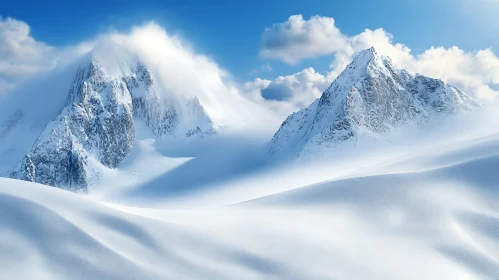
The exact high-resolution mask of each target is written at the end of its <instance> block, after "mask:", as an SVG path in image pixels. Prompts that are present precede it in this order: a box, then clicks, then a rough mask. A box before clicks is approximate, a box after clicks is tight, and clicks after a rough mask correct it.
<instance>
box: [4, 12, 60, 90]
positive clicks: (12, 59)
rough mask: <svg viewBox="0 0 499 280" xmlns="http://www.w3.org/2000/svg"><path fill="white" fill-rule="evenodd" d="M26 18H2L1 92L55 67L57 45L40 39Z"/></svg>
mask: <svg viewBox="0 0 499 280" xmlns="http://www.w3.org/2000/svg"><path fill="white" fill-rule="evenodd" d="M30 32H31V30H30V27H29V25H27V24H26V23H25V22H23V21H18V20H15V19H12V18H5V19H4V18H1V17H0V93H2V91H5V90H6V89H8V88H11V87H13V85H14V84H15V83H16V82H18V81H19V80H22V79H24V78H26V77H27V76H29V75H31V74H33V73H36V72H37V71H39V70H41V69H44V68H47V67H52V66H53V48H52V47H50V46H47V45H45V44H44V43H41V42H38V41H36V40H35V39H34V38H33V37H32V36H31V34H30Z"/></svg>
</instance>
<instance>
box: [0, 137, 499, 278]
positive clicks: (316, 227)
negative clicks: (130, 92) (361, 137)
mask: <svg viewBox="0 0 499 280" xmlns="http://www.w3.org/2000/svg"><path fill="white" fill-rule="evenodd" d="M140 141H141V142H140V143H138V145H136V147H135V150H133V151H132V153H131V155H130V157H129V158H127V160H125V161H124V162H123V163H122V164H121V165H120V166H119V167H118V168H117V169H116V170H114V171H113V172H116V174H114V175H113V174H107V175H106V176H108V178H107V180H108V181H107V183H109V184H110V185H112V184H113V180H114V181H115V182H114V186H113V187H110V188H109V189H108V191H105V190H106V188H105V187H104V186H102V188H96V189H95V191H94V192H93V193H92V192H91V193H90V194H89V195H86V196H85V195H78V194H74V193H70V192H67V191H64V190H60V189H56V188H52V187H48V186H43V185H38V184H35V183H30V182H23V181H18V180H12V179H6V178H0V279H120V280H121V279H383V280H386V279H418V280H419V279H438V280H442V279H452V280H454V279H499V204H498V203H497V201H499V200H498V199H499V188H498V186H497V182H499V172H497V167H498V166H499V134H494V133H486V134H483V133H482V134H474V135H468V137H467V138H462V139H457V138H453V139H452V141H451V140H449V141H447V142H445V143H440V144H438V143H435V145H430V146H428V147H426V146H423V145H422V146H421V147H419V148H416V146H413V149H407V147H406V149H405V152H404V153H391V154H390V155H388V153H383V152H380V153H379V154H377V155H376V156H371V157H367V156H365V155H363V156H361V157H356V158H355V159H349V158H347V157H343V158H342V161H341V162H342V163H341V164H339V163H338V164H335V165H334V166H322V167H321V166H319V165H318V166H311V167H310V168H308V169H306V168H303V169H297V168H298V167H285V166H283V165H280V167H277V166H273V165H272V164H270V163H265V164H267V165H265V166H266V168H265V170H266V172H263V171H261V170H260V169H259V168H258V166H260V165H261V164H263V163H264V161H263V160H262V159H261V158H260V157H259V156H258V154H257V153H256V152H254V150H251V149H250V148H248V151H246V155H247V156H249V155H252V157H251V158H248V162H249V163H251V162H253V163H254V166H252V165H251V164H249V163H248V162H247V163H246V164H241V165H240V166H237V164H233V165H235V166H233V165H231V164H229V162H233V163H234V161H230V160H229V158H230V156H229V154H233V153H231V152H230V148H231V147H230V146H229V145H221V146H226V147H227V149H228V150H229V151H225V152H226V153H227V155H224V153H222V152H220V150H221V149H220V147H219V148H218V149H213V151H212V152H207V151H206V150H210V149H207V148H206V147H205V146H200V149H199V151H197V152H196V151H192V150H191V151H190V153H188V152H187V151H184V152H183V151H182V150H181V149H174V150H175V151H176V152H177V154H175V153H174V151H173V150H168V149H167V147H161V145H160V143H154V142H153V141H152V140H147V139H143V140H140ZM233 142H236V141H232V143H233ZM205 145H207V144H205ZM249 146H250V145H248V147H249ZM232 147H233V148H234V149H236V146H234V145H233V146H232ZM237 150H240V149H237ZM255 150H256V149H255ZM392 150H393V149H392ZM217 152H218V153H221V154H220V155H221V158H217V157H215V156H214V155H215V154H216V153H217ZM189 155H190V156H189ZM380 155H384V156H380ZM236 156H238V155H236ZM240 156H244V153H242V154H240ZM140 163H143V164H145V163H147V165H141V164H140ZM189 164H190V166H189V168H188V169H185V170H182V166H185V165H189ZM217 165H221V166H220V167H217ZM192 168H197V169H196V170H198V174H199V176H200V177H199V178H198V179H199V180H195V179H196V178H194V179H193V178H186V177H189V173H188V171H186V170H193V169H192ZM203 169H206V171H205V172H202V170H203ZM225 169H229V171H227V172H225V173H224V170H225ZM235 170H240V173H237V172H236V174H239V175H238V176H235V175H234V177H231V178H227V177H228V174H232V173H233V171H235ZM243 170H245V171H244V172H243ZM191 172H193V171H191ZM134 174H135V175H137V174H139V175H137V176H134ZM172 174H173V175H172ZM209 174H211V177H210V176H208V175H209ZM244 174H248V176H244ZM143 175H144V176H143ZM194 175H195V174H194V173H191V177H192V176H194ZM127 176H128V177H127ZM169 176H170V177H169ZM171 176H173V177H171ZM144 177H147V178H144ZM222 177H225V180H222V179H221V178H222ZM113 178H114V179H113ZM154 178H161V180H158V181H157V182H165V184H164V185H162V186H161V184H159V183H156V184H154V181H155V180H154ZM133 180H135V181H133ZM104 181H105V180H104ZM116 181H118V182H119V184H123V185H124V187H123V188H120V186H119V184H118V183H116ZM127 181H130V182H129V184H128V185H127V184H126V182H127ZM198 181H202V182H210V184H201V183H198V185H195V183H196V182H198ZM320 181H322V182H320ZM168 182H169V183H168ZM167 183H168V184H167ZM174 183H177V184H183V186H184V187H186V188H185V189H184V191H183V192H182V193H181V194H178V193H175V192H172V191H171V190H172V189H175V187H174V186H171V184H174ZM310 183H315V184H312V185H309V184H310ZM151 184H152V186H151ZM125 185H126V186H125ZM161 187H163V188H166V189H167V190H168V191H164V192H161V191H160V190H161ZM149 188H152V189H154V190H155V191H154V192H149V191H146V190H148V189H149ZM118 196H119V197H121V198H122V199H123V200H124V201H125V200H127V199H128V200H129V201H127V202H131V200H133V198H139V197H140V198H141V199H142V201H140V200H139V199H138V200H137V201H136V202H137V204H139V205H142V206H141V207H131V206H130V204H122V203H119V202H117V200H119V199H114V201H113V199H112V198H117V197H118ZM153 198H155V199H153ZM110 201H113V202H110ZM152 201H154V203H152ZM148 202H151V203H148ZM147 203H148V204H147ZM151 205H153V206H151Z"/></svg>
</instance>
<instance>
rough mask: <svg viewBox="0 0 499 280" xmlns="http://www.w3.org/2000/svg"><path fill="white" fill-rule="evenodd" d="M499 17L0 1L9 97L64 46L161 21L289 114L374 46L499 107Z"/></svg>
mask: <svg viewBox="0 0 499 280" xmlns="http://www.w3.org/2000/svg"><path fill="white" fill-rule="evenodd" d="M498 12H499V1H497V0H406V1H400V0H384V1H381V0H378V1H373V0H356V1H326V0H307V1H296V0H289V1H284V0H282V1H280V0H274V1H271V0H267V1H263V0H252V1H249V0H240V1H228V0H212V1H201V0H199V1H195V0H184V1H180V0H175V1H173V0H170V1H168V0H165V1H130V0H122V1H109V0H86V1H61V0H58V1H56V0H47V1H33V0H17V1H6V0H3V1H2V0H0V16H2V18H0V62H2V63H0V94H2V92H7V91H11V90H13V89H15V88H16V85H17V84H21V83H22V82H21V81H22V80H23V79H25V78H26V77H29V76H30V75H31V74H33V73H37V72H43V71H45V70H46V69H47V67H51V66H53V64H54V61H57V60H58V58H59V57H60V56H61V55H62V54H64V55H68V53H67V51H66V52H64V50H68V49H70V50H71V47H74V46H79V45H81V43H83V42H92V40H94V39H95V38H98V37H99V36H104V35H105V34H110V33H116V32H118V33H120V34H129V36H130V34H131V32H130V30H132V28H133V27H137V26H139V27H145V26H148V25H147V23H150V22H152V21H153V22H155V23H156V25H159V26H161V28H164V29H165V30H166V32H167V33H168V36H167V37H168V38H166V39H165V40H166V41H169V40H171V39H172V38H173V37H172V35H175V36H176V37H180V38H181V41H182V48H183V47H184V45H189V46H190V48H189V50H190V49H192V50H194V53H195V54H196V55H202V56H203V57H204V56H207V57H209V58H211V59H212V60H213V61H214V63H215V66H214V68H212V69H214V70H213V71H215V72H218V71H219V69H223V70H225V71H220V73H223V72H225V73H228V74H229V75H228V76H229V79H228V81H225V79H226V76H225V75H222V76H223V79H224V82H227V84H228V86H233V85H234V84H235V85H236V87H237V90H238V91H239V92H240V93H241V94H243V95H245V96H247V97H249V98H251V99H253V100H254V101H256V102H260V103H264V104H265V105H268V106H269V107H271V108H272V109H273V110H277V111H280V112H282V113H283V114H287V113H289V112H292V111H294V110H297V109H299V108H303V107H304V106H306V105H308V104H310V103H311V102H313V100H315V99H316V98H318V97H319V96H320V94H321V93H322V92H323V91H324V90H325V89H326V88H327V86H328V85H329V84H330V83H331V82H332V81H333V80H334V78H335V77H336V76H337V75H338V74H339V73H340V72H341V71H342V69H344V67H345V66H346V64H347V63H348V62H349V61H350V60H351V59H352V58H353V57H354V56H355V54H356V53H357V52H359V51H360V50H362V49H365V48H368V47H370V46H375V47H376V49H377V50H378V52H380V53H381V54H383V55H387V56H390V57H391V58H392V60H393V61H394V62H395V63H396V65H398V66H399V67H402V68H406V69H408V70H409V71H412V72H418V73H421V74H424V75H426V76H430V77H434V78H439V79H442V80H444V81H445V82H449V83H452V84H454V85H456V86H458V87H460V88H461V89H463V90H464V91H465V92H467V93H468V94H469V95H471V96H473V97H475V98H477V99H480V100H483V101H484V102H489V101H491V100H492V101H494V102H496V101H497V102H499V98H498V97H499V57H498V56H497V55H496V53H498V52H499V37H497V36H496V34H498V33H499V21H497V20H495V18H496V14H498ZM9 18H10V19H9ZM146 29H147V28H146ZM153 29H154V28H153ZM142 31H145V29H143V30H142ZM176 37H175V38H176ZM166 41H165V42H164V43H165V44H166V45H168V42H166ZM186 42H187V43H186ZM143 44H147V43H146V42H144V43H143ZM2 47H3V48H2ZM73 50H74V49H73ZM185 54H186V57H189V55H188V54H187V53H185ZM189 59H193V61H192V62H193V63H191V64H192V65H195V64H196V63H197V62H199V61H195V60H196V58H194V57H192V58H189ZM203 75H204V76H209V75H210V73H205V74H203ZM222 76H221V77H222Z"/></svg>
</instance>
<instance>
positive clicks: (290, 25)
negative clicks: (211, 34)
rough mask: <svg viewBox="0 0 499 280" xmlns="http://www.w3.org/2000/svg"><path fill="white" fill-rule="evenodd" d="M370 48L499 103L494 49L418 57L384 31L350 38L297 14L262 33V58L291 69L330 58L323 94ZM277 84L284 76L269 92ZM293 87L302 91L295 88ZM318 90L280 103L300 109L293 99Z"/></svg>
mask: <svg viewBox="0 0 499 280" xmlns="http://www.w3.org/2000/svg"><path fill="white" fill-rule="evenodd" d="M371 46H374V47H375V48H376V49H377V50H378V52H380V53H381V54H383V55H387V56H389V57H390V58H392V60H393V61H394V62H395V63H396V64H397V65H399V66H400V67H403V68H407V69H408V70H409V71H412V72H417V73H421V74H423V75H426V76H430V77H434V78H439V79H442V80H444V81H445V82H448V83H452V84H454V85H456V86H458V87H460V88H462V89H463V90H464V91H465V92H466V93H468V94H469V95H471V96H473V97H475V98H476V99H478V100H479V101H481V102H489V101H497V99H499V98H498V97H499V91H498V89H499V58H498V57H497V56H496V55H495V54H494V53H493V52H492V50H491V49H483V50H478V51H474V52H467V51H464V50H461V49H459V48H458V47H457V46H454V47H451V48H444V47H432V48H430V49H428V50H426V51H424V52H423V53H421V54H418V55H414V54H412V52H411V49H410V48H409V47H408V46H406V45H404V44H401V43H394V41H393V36H392V35H391V34H390V33H388V32H387V31H385V30H384V29H382V28H379V29H376V30H370V29H366V30H365V31H363V32H362V33H359V34H357V35H354V36H348V35H346V34H343V33H341V31H340V30H339V29H338V28H337V27H336V26H335V21H334V19H333V18H330V17H321V16H313V17H311V18H310V19H308V20H304V19H303V16H302V15H293V16H291V17H289V19H288V20H287V21H286V22H283V23H277V24H274V25H273V26H272V27H270V28H266V29H265V30H264V32H263V34H262V45H261V51H260V55H261V56H262V57H265V58H272V59H277V60H281V61H284V62H286V63H289V64H296V63H298V62H300V61H302V60H303V59H306V58H316V57H320V56H325V55H331V56H332V57H333V61H332V63H331V70H330V71H329V72H328V73H325V75H323V77H324V81H323V82H321V83H319V88H318V89H320V90H325V89H326V87H327V86H323V84H329V83H331V82H332V81H333V80H334V78H335V77H337V76H338V75H339V74H340V73H341V71H343V69H344V68H345V67H346V65H347V64H348V63H349V62H350V61H351V60H352V58H353V56H354V55H355V54H356V53H357V52H359V51H361V50H364V49H367V48H369V47H371ZM311 70H313V69H311ZM303 71H305V70H303ZM303 71H302V72H303ZM308 71H310V69H309V70H308ZM314 72H315V71H314ZM300 73H301V72H300ZM297 74H298V73H297ZM297 74H293V75H290V76H288V78H289V79H291V78H292V77H293V76H294V75H297ZM308 77H310V79H305V80H301V82H303V83H304V84H317V81H316V78H315V77H313V76H308ZM279 80H282V77H279V78H277V79H276V80H274V81H269V82H268V85H269V86H268V87H271V85H275V84H277V83H278V81H279ZM268 87H267V88H262V89H261V95H262V97H264V98H265V97H266V96H265V93H266V92H267V91H272V88H268ZM294 88H298V86H296V85H295V86H294ZM303 88H306V87H302V89H303ZM318 89H316V88H313V87H308V91H301V92H298V91H294V90H289V91H288V93H286V94H283V93H281V96H286V97H287V98H281V99H280V101H281V102H288V103H290V104H286V105H285V106H287V107H293V105H294V107H299V106H300V105H301V104H298V103H295V101H296V100H298V98H297V97H296V96H294V94H299V95H313V92H315V91H316V90H318ZM304 90H306V89H304ZM253 94H255V93H253ZM267 97H268V94H267Z"/></svg>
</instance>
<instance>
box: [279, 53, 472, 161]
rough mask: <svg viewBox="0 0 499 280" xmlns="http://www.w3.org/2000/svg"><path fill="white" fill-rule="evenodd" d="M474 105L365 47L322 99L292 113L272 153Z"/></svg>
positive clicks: (458, 92) (415, 121)
mask: <svg viewBox="0 0 499 280" xmlns="http://www.w3.org/2000/svg"><path fill="white" fill-rule="evenodd" d="M475 106H476V103H475V101H474V100H473V99H472V98H471V97H469V96H468V95H466V94H465V93H464V92H462V91H461V90H460V89H459V88H457V87H455V86H452V85H449V84H445V83H444V82H443V81H441V80H438V79H432V78H429V77H425V76H422V75H419V74H412V73H410V72H408V71H407V70H404V69H399V68H397V67H396V66H395V65H393V63H392V61H391V59H390V58H388V57H384V56H381V55H379V54H378V53H377V51H376V50H375V49H374V48H373V47H372V48H369V49H367V50H364V51H361V52H360V53H359V54H358V55H357V56H356V57H355V58H354V59H353V61H352V62H351V63H350V64H349V65H348V66H347V67H346V69H345V70H344V71H343V72H342V73H341V74H340V75H339V76H338V77H337V78H336V80H335V81H334V82H333V83H332V84H331V85H330V86H329V88H328V89H327V90H326V91H325V92H324V93H323V94H322V96H321V97H320V98H319V99H317V100H316V101H315V102H313V103H312V104H311V105H310V106H308V107H307V108H305V109H302V110H300V111H298V112H296V113H293V114H291V115H290V116H288V118H287V119H286V120H285V121H284V122H283V123H282V125H281V127H280V128H279V130H278V131H277V132H276V133H275V135H274V137H273V138H272V141H271V145H270V153H271V154H275V153H278V152H280V151H284V150H295V151H297V152H298V153H299V154H300V153H303V152H306V151H309V150H313V149H315V148H320V147H331V146H336V145H338V144H340V143H343V142H345V141H347V140H350V139H354V138H356V137H358V136H360V135H363V134H373V133H374V134H381V133H384V132H387V131H390V130H391V129H393V128H396V127H402V126H404V125H407V124H410V123H413V124H418V125H421V124H423V123H425V122H427V121H428V120H429V119H431V118H433V117H435V116H437V115H453V114H457V113H459V112H462V111H469V110H471V109H472V108H473V107H475Z"/></svg>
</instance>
